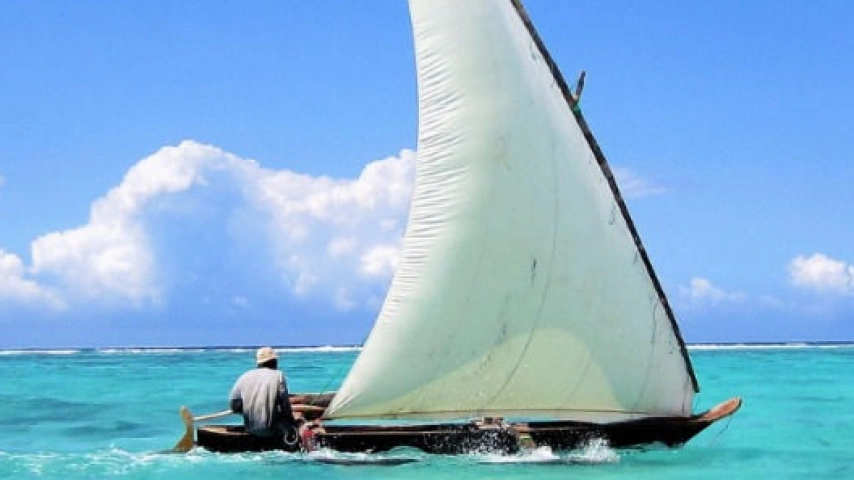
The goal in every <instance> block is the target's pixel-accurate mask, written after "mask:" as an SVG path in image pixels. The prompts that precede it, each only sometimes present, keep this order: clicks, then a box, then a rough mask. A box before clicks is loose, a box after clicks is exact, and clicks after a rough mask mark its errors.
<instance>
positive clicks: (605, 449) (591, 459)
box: [567, 438, 620, 464]
mask: <svg viewBox="0 0 854 480" xmlns="http://www.w3.org/2000/svg"><path fill="white" fill-rule="evenodd" d="M567 459H568V460H569V461H570V462H572V463H583V464H601V463H617V462H619V461H620V456H619V455H618V454H617V451H616V450H614V449H612V448H611V447H610V445H608V441H607V440H604V439H601V438H597V439H593V440H591V441H590V442H589V443H588V444H587V445H585V446H584V448H581V449H579V450H576V451H574V452H572V453H570V454H569V456H568V457H567Z"/></svg>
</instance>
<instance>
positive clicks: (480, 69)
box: [325, 0, 695, 422]
mask: <svg viewBox="0 0 854 480" xmlns="http://www.w3.org/2000/svg"><path fill="white" fill-rule="evenodd" d="M410 10H411V15H412V24H413V30H414V35H415V46H416V59H417V70H418V89H419V109H420V116H419V138H418V164H417V178H416V186H415V191H414V196H413V200H412V206H411V211H410V217H409V223H408V227H407V231H406V235H405V238H404V245H403V253H402V259H401V262H400V265H399V267H398V269H397V271H396V273H395V277H394V279H393V281H392V284H391V287H390V290H389V293H388V296H387V298H386V300H385V303H384V305H383V307H382V310H381V312H380V314H379V317H378V319H377V322H376V324H375V326H374V329H373V330H372V332H371V335H370V337H369V338H368V340H367V342H366V343H365V347H364V349H363V352H362V353H361V355H360V356H359V358H358V359H357V361H356V363H355V365H354V366H353V368H352V370H351V372H350V374H349V375H348V377H347V378H346V380H345V382H344V384H343V385H342V387H341V389H340V390H339V392H338V394H337V395H336V396H335V398H334V399H333V401H332V404H331V405H330V407H329V408H328V409H327V411H326V414H325V417H326V418H328V419H335V418H340V419H394V418H397V419H454V418H466V417H477V416H504V417H510V416H521V417H531V418H538V417H548V418H556V419H573V420H588V421H603V422H604V421H612V420H620V419H628V418H640V417H645V416H687V415H689V414H690V413H691V407H692V398H693V393H694V387H695V385H694V379H693V374H692V371H691V367H690V364H689V361H688V359H687V356H686V355H684V344H682V341H681V338H680V337H679V334H678V331H675V330H674V328H675V324H674V323H673V322H672V320H671V318H670V315H671V314H670V311H669V308H668V307H667V305H666V303H665V300H664V297H663V294H662V293H661V289H660V287H659V286H658V284H657V281H656V280H655V278H654V275H653V273H652V271H651V269H650V267H649V265H648V261H647V259H646V257H645V254H644V253H643V249H642V247H641V246H640V243H639V241H638V240H637V239H636V236H635V235H634V233H633V227H631V225H630V220H629V219H628V216H627V214H626V213H625V211H624V205H622V203H621V200H619V196H618V195H617V193H616V190H615V188H614V187H613V186H612V185H611V184H610V183H609V179H608V178H607V176H606V175H605V173H603V172H604V170H606V169H607V167H604V168H603V167H602V166H600V162H599V161H598V160H597V158H596V154H595V153H594V151H593V150H592V149H591V145H590V142H589V141H588V140H587V139H586V138H585V135H584V132H583V130H582V129H581V128H580V127H579V122H578V121H577V120H576V118H575V116H574V114H573V112H572V111H571V109H570V108H569V106H568V104H567V101H566V100H565V97H564V93H563V92H562V90H561V87H562V86H563V87H565V85H562V83H563V82H562V79H560V81H558V80H556V77H555V72H553V71H552V70H551V69H550V67H549V65H548V62H547V61H546V59H547V58H548V57H547V55H548V54H547V53H546V52H545V50H544V49H542V48H541V46H540V45H539V42H538V40H536V39H535V38H532V34H531V32H529V30H528V28H527V26H526V23H525V21H524V17H523V16H521V15H520V13H519V11H517V8H516V6H515V5H514V4H513V3H511V1H509V0H464V1H463V0H410ZM597 148H598V147H597ZM602 161H603V162H604V159H603V160H602Z"/></svg>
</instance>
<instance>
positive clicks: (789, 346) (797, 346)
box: [688, 342, 854, 351]
mask: <svg viewBox="0 0 854 480" xmlns="http://www.w3.org/2000/svg"><path fill="white" fill-rule="evenodd" d="M836 348H854V343H808V342H788V343H697V344H692V345H688V350H692V351H693V350H696V351H701V350H802V349H819V350H820V349H836Z"/></svg>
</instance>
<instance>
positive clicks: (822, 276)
mask: <svg viewBox="0 0 854 480" xmlns="http://www.w3.org/2000/svg"><path fill="white" fill-rule="evenodd" d="M789 280H790V281H791V283H792V285H794V286H795V287H798V288H802V289H805V290H811V291H814V292H819V293H829V294H838V295H852V294H854V265H851V264H848V263H846V262H843V261H841V260H835V259H833V258H830V257H828V256H826V255H824V254H821V253H814V254H813V255H811V256H809V257H806V256H803V255H798V256H797V257H795V258H793V259H792V261H791V262H789Z"/></svg>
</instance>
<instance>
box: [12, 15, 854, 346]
mask: <svg viewBox="0 0 854 480" xmlns="http://www.w3.org/2000/svg"><path fill="white" fill-rule="evenodd" d="M526 5H527V7H528V10H529V13H530V14H531V17H532V19H533V21H534V23H535V25H536V26H537V28H538V29H539V31H540V34H541V36H542V37H543V39H544V41H545V42H546V45H547V46H548V47H549V49H550V51H551V53H552V55H553V56H554V57H555V59H556V60H557V62H558V64H559V65H560V67H561V69H562V70H563V72H564V74H565V76H566V77H567V78H570V79H572V78H575V76H576V74H577V72H578V71H579V70H581V69H585V70H586V71H587V72H588V77H587V84H586V87H585V91H584V96H583V100H582V108H583V110H584V112H585V115H586V116H587V119H588V121H589V123H590V124H591V127H592V129H593V131H594V134H595V135H596V137H597V139H598V140H599V142H600V144H601V146H602V147H603V149H604V151H605V154H606V156H607V157H608V159H609V161H610V163H611V165H612V167H613V168H614V169H615V170H616V171H617V172H618V180H619V182H620V185H621V187H622V189H623V190H624V192H625V194H626V197H627V201H628V204H629V208H630V211H631V213H632V215H633V217H634V220H635V222H636V224H637V226H638V228H639V230H640V233H641V237H642V238H643V240H644V243H645V245H646V247H647V250H648V251H649V254H650V257H651V259H652V262H653V264H654V265H655V267H656V271H657V273H658V275H659V278H660V279H661V281H662V283H663V285H664V288H665V290H666V291H667V293H668V296H669V298H670V301H671V303H672V305H673V307H674V310H675V312H676V315H677V317H678V319H679V322H680V325H681V328H682V330H683V334H684V336H685V337H686V340H687V341H689V342H695V343H696V342H720V341H730V342H739V341H795V340H854V244H852V242H851V240H852V238H854V226H852V223H854V222H851V221H850V213H849V209H850V206H851V205H852V203H854V193H852V192H854V190H852V183H854V167H852V166H851V160H852V159H851V153H850V147H849V141H850V139H851V138H852V133H854V128H852V127H854V122H852V117H854V94H852V93H851V85H854V61H853V60H854V58H852V54H851V52H852V51H854V35H851V33H850V25H851V24H852V22H854V5H852V4H849V2H847V1H843V0H823V1H821V2H809V1H806V0H787V1H786V2H783V3H780V2H778V1H770V0H768V1H766V0H753V1H749V2H739V1H735V0H724V1H720V2H683V1H676V0H666V1H661V2H652V3H647V4H639V3H638V2H633V1H629V0H626V1H621V0H607V1H602V2H569V1H567V2H553V1H548V0H528V1H527V2H526ZM0 45H3V47H2V54H0V347H7V348H8V347H35V346H42V347H53V346H105V345H117V346H119V345H211V344H214V345H234V344H247V345H258V344H265V343H273V344H282V345H314V344H354V343H361V342H362V340H363V339H364V338H365V336H366V335H367V333H368V331H369V329H370V325H371V324H372V321H373V318H374V316H375V314H376V312H377V310H378V308H379V305H380V303H381V301H382V297H383V294H384V291H385V288H386V286H387V285H388V282H389V280H390V277H391V274H392V272H393V269H394V265H395V260H396V255H397V250H398V248H399V242H400V235H401V233H402V231H403V228H404V226H405V215H406V211H407V207H408V199H409V194H410V191H411V187H412V178H413V171H414V170H413V161H414V158H415V155H414V152H413V150H414V149H415V142H416V126H417V108H416V90H415V72H414V64H413V62H414V60H413V52H412V40H411V34H410V30H409V18H408V12H407V6H406V3H405V2H404V1H402V0H395V1H391V0H382V1H373V2H322V1H319V2H275V1H260V0H259V1H250V2H236V1H223V2H213V3H212V2H201V1H186V2H170V1H153V2H152V1H141V0H129V1H125V2H106V1H90V0H83V1H79V2H71V3H58V2H47V1H43V2H32V1H25V0H9V1H4V2H0Z"/></svg>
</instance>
